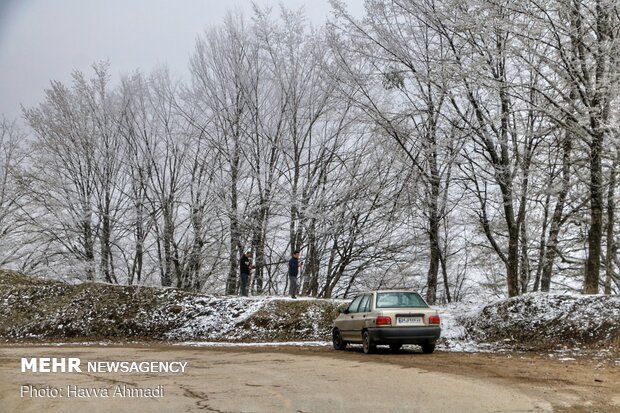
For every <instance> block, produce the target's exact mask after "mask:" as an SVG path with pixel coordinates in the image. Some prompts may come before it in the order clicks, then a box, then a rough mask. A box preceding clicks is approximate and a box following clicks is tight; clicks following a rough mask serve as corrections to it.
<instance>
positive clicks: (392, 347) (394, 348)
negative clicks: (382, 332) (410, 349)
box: [390, 344, 403, 353]
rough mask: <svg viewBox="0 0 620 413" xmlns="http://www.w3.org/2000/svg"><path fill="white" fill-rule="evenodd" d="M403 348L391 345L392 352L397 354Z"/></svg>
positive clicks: (398, 345)
mask: <svg viewBox="0 0 620 413" xmlns="http://www.w3.org/2000/svg"><path fill="white" fill-rule="evenodd" d="M402 346H403V345H402V344H390V351H392V352H393V353H396V352H397V351H398V350H400V348H401V347H402Z"/></svg>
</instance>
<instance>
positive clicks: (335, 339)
mask: <svg viewBox="0 0 620 413" xmlns="http://www.w3.org/2000/svg"><path fill="white" fill-rule="evenodd" d="M332 343H333V344H334V349H336V350H344V349H345V348H347V342H346V341H344V340H343V339H342V336H341V335H340V330H338V329H337V328H334V332H333V333H332Z"/></svg>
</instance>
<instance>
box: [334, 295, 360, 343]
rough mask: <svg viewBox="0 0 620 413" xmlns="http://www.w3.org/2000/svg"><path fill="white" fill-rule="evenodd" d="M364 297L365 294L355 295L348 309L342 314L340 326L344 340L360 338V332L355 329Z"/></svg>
mask: <svg viewBox="0 0 620 413" xmlns="http://www.w3.org/2000/svg"><path fill="white" fill-rule="evenodd" d="M362 298H364V295H358V296H357V297H355V298H354V299H353V301H351V304H349V307H347V311H346V312H345V313H343V314H342V316H341V317H342V318H341V321H340V323H339V324H340V325H339V326H338V328H339V329H340V335H341V336H342V338H343V339H344V340H347V341H348V340H359V337H358V336H359V334H357V333H356V330H355V317H356V315H357V309H358V308H359V304H360V302H361V301H362Z"/></svg>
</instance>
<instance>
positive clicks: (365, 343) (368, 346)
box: [362, 331, 377, 354]
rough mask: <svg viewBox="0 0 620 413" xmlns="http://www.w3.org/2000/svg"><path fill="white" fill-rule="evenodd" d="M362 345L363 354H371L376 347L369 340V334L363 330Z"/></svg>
mask: <svg viewBox="0 0 620 413" xmlns="http://www.w3.org/2000/svg"><path fill="white" fill-rule="evenodd" d="M362 347H363V348H364V353H365V354H372V353H374V352H375V350H376V349H377V346H376V345H375V344H373V343H372V342H371V341H370V334H368V331H364V333H363V334H362Z"/></svg>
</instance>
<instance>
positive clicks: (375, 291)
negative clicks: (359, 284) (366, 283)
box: [355, 289, 419, 297]
mask: <svg viewBox="0 0 620 413" xmlns="http://www.w3.org/2000/svg"><path fill="white" fill-rule="evenodd" d="M372 293H416V294H419V293H418V292H417V291H414V290H405V289H398V290H371V291H360V292H359V293H357V294H355V296H356V297H357V296H358V295H362V294H372Z"/></svg>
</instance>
